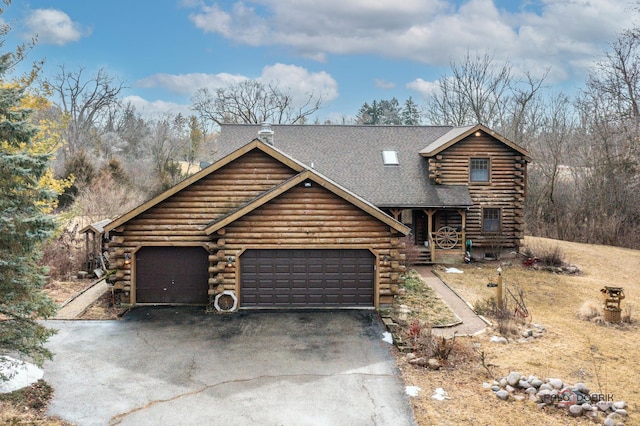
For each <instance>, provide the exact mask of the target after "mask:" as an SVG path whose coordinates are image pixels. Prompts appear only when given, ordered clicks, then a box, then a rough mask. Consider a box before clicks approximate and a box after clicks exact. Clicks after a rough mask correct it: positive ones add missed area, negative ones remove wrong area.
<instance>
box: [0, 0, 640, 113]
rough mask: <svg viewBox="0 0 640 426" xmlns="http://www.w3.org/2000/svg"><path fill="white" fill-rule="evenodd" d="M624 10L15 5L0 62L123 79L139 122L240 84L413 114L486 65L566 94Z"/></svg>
mask: <svg viewBox="0 0 640 426" xmlns="http://www.w3.org/2000/svg"><path fill="white" fill-rule="evenodd" d="M638 7H640V2H639V1H628V0H245V1H242V2H240V1H219V2H213V1H209V0H204V1H201V0H154V1H137V0H128V1H122V0H109V1H75V0H74V1H70V0H69V1H59V0H58V1H55V0H48V1H47V0H24V1H14V2H13V4H12V5H11V6H9V7H7V8H5V13H4V14H3V15H1V16H0V18H2V20H3V21H4V22H6V23H9V24H11V25H12V26H13V31H12V32H11V33H10V34H9V36H8V37H7V38H6V41H5V45H4V49H12V48H13V46H15V45H16V43H18V42H19V41H20V40H26V39H30V38H31V37H33V36H34V35H37V36H38V44H37V46H36V48H35V49H34V50H33V51H32V52H31V54H30V59H31V60H36V59H41V58H45V59H46V65H45V69H44V72H45V74H47V75H53V74H55V73H56V72H57V71H58V70H59V68H58V67H59V66H60V65H64V66H65V67H66V68H67V69H78V68H79V67H83V68H84V69H85V72H87V73H95V72H96V71H97V70H98V69H100V68H104V69H105V71H106V72H107V73H108V74H110V75H112V76H115V77H117V78H119V79H121V80H123V81H124V82H125V83H126V85H127V86H128V88H127V89H126V94H125V96H126V100H127V101H130V102H132V103H133V104H134V105H136V106H137V107H138V109H139V110H140V111H144V113H145V114H154V113H161V112H164V111H174V112H183V113H185V112H186V113H188V112H189V104H190V98H191V95H192V94H193V93H194V92H195V91H196V90H197V89H198V88H201V87H209V88H215V87H219V86H221V85H225V84H228V83H230V82H238V81H241V80H243V79H247V78H249V79H259V80H262V81H264V82H269V81H278V82H279V83H280V84H281V85H283V86H286V87H289V88H290V90H291V92H292V93H299V94H304V93H309V92H312V93H315V94H322V96H323V99H324V100H325V108H324V109H323V110H322V111H321V112H320V114H319V118H320V119H321V120H323V119H327V118H328V119H332V120H339V119H340V118H341V117H345V118H350V117H352V116H353V115H355V114H356V113H357V111H358V109H359V107H360V106H361V105H362V104H363V103H364V102H370V101H372V100H373V99H390V98H391V97H394V96H395V97H396V98H398V99H399V100H400V101H401V102H402V101H404V100H405V99H407V98H408V97H409V96H412V97H413V98H414V100H416V101H417V102H418V103H419V104H420V103H423V101H422V99H423V97H424V95H425V94H426V93H428V92H429V90H430V89H431V88H432V87H433V85H434V83H435V82H437V80H438V79H439V78H441V77H442V75H443V74H446V73H447V71H448V69H449V65H450V63H451V62H459V61H461V60H462V58H463V57H464V55H465V54H466V53H467V52H468V51H471V52H475V51H479V52H481V53H485V52H490V53H492V54H493V55H494V59H495V60H496V61H497V62H499V61H505V60H508V61H509V62H510V63H511V64H512V65H513V67H514V70H515V71H516V72H518V70H520V71H521V70H525V69H526V70H528V71H530V72H532V73H533V74H542V73H543V72H544V70H545V69H549V70H550V72H549V76H548V77H547V83H548V84H549V86H550V90H557V91H559V90H563V91H570V90H572V89H575V88H576V87H579V86H580V85H582V83H583V82H584V77H585V72H586V71H587V70H588V68H589V67H590V66H592V65H593V63H594V61H596V60H597V59H598V58H599V57H601V55H602V53H603V51H604V50H605V49H606V48H607V44H608V43H610V42H611V41H612V40H613V39H614V37H615V36H616V34H617V33H618V32H620V31H621V30H623V29H627V28H631V27H633V26H634V25H638V20H637V18H638V16H639V13H638V11H637V8H638Z"/></svg>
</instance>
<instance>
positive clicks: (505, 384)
mask: <svg viewBox="0 0 640 426" xmlns="http://www.w3.org/2000/svg"><path fill="white" fill-rule="evenodd" d="M498 384H499V385H500V387H501V388H503V387H505V386H507V379H505V378H504V377H503V378H502V379H500V383H498Z"/></svg>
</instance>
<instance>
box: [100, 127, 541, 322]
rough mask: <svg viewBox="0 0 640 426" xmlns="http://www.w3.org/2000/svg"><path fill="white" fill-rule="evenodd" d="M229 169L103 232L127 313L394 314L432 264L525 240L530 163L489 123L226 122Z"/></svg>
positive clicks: (223, 142) (223, 147)
mask: <svg viewBox="0 0 640 426" xmlns="http://www.w3.org/2000/svg"><path fill="white" fill-rule="evenodd" d="M218 144H219V148H218V153H217V156H218V158H219V160H217V161H215V162H214V163H213V164H211V165H210V166H208V167H206V168H204V169H202V170H201V171H199V172H198V173H196V174H194V175H192V176H190V177H189V178H187V179H185V180H184V181H182V182H181V183H179V184H178V185H176V186H175V187H173V188H171V189H169V190H168V191H166V192H164V193H162V194H160V195H159V196H157V197H155V198H153V199H152V200H150V201H148V202H146V203H144V204H142V205H141V206H139V207H137V208H135V209H134V210H132V211H130V212H128V213H127V214H125V215H123V216H121V217H119V218H117V219H115V220H114V221H112V222H111V223H109V224H107V225H105V226H104V231H105V233H107V235H108V240H109V243H108V250H109V258H110V259H111V262H112V265H114V264H115V268H116V271H115V273H114V274H112V275H111V276H110V280H111V283H112V284H113V288H114V291H115V292H116V293H118V294H119V295H121V299H120V300H121V301H122V302H123V303H126V304H196V305H207V306H208V307H209V308H211V309H214V308H215V309H216V310H219V311H233V310H236V309H239V308H319V307H349V308H352V307H362V308H377V307H380V306H383V305H388V304H390V303H391V302H392V301H393V296H394V295H395V294H396V292H397V290H398V285H399V283H400V280H401V276H402V273H403V272H404V271H405V261H406V253H405V250H404V248H405V245H406V243H407V241H409V244H411V245H412V244H415V245H416V247H419V249H418V251H419V253H420V259H418V261H420V262H423V263H431V262H442V261H462V259H463V257H464V254H465V251H472V252H473V255H474V256H482V257H485V256H487V257H495V256H496V255H497V254H498V253H499V252H500V251H505V250H508V251H512V250H516V249H517V248H518V247H519V245H520V240H521V238H522V237H523V221H522V216H523V213H522V203H523V200H524V196H525V192H526V169H527V162H528V161H530V157H529V154H528V153H527V152H526V151H525V150H524V149H522V148H520V147H518V146H517V145H515V144H513V143H512V142H510V141H509V140H507V139H505V138H504V137H502V136H500V135H498V134H496V133H495V132H493V131H491V130H490V129H488V128H486V127H485V126H482V125H476V126H467V127H451V126H307V125H274V126H270V125H266V124H265V125H263V126H259V125H232V124H230V125H223V126H222V129H221V135H220V137H219V140H218ZM407 236H408V237H407Z"/></svg>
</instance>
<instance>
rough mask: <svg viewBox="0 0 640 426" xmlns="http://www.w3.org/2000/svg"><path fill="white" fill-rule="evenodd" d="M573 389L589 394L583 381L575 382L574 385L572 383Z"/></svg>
mask: <svg viewBox="0 0 640 426" xmlns="http://www.w3.org/2000/svg"><path fill="white" fill-rule="evenodd" d="M573 390H577V391H578V392H580V393H582V394H584V395H589V393H590V392H589V388H588V387H587V385H585V384H584V383H576V384H575V385H573Z"/></svg>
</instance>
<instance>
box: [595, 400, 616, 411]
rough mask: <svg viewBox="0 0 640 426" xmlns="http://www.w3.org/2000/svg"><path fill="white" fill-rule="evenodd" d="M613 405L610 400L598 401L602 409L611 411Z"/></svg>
mask: <svg viewBox="0 0 640 426" xmlns="http://www.w3.org/2000/svg"><path fill="white" fill-rule="evenodd" d="M612 406H613V404H612V403H611V402H610V401H598V402H596V407H598V409H599V410H600V411H609V409H610V408H611V407H612Z"/></svg>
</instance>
